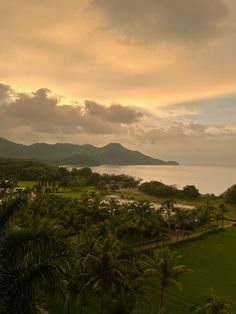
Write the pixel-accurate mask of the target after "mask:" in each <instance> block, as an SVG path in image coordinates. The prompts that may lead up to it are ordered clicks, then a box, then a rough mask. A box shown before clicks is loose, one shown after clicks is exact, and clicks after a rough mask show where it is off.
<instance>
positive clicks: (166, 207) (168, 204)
mask: <svg viewBox="0 0 236 314" xmlns="http://www.w3.org/2000/svg"><path fill="white" fill-rule="evenodd" d="M175 204H176V202H175V200H173V199H169V200H166V201H164V202H163V203H162V204H161V208H160V210H161V211H162V212H164V214H165V216H166V218H167V222H168V230H169V234H170V233H171V214H172V213H173V211H174V208H175Z"/></svg>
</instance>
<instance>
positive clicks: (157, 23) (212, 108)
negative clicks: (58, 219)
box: [0, 0, 236, 164]
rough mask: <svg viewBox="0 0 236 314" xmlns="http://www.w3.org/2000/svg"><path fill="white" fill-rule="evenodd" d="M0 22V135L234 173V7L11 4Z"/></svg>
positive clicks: (181, 0)
mask: <svg viewBox="0 0 236 314" xmlns="http://www.w3.org/2000/svg"><path fill="white" fill-rule="evenodd" d="M0 14H1V24H0V25H1V27H0V82H1V83H2V84H1V85H0V114H1V117H2V121H1V124H0V136H2V137H5V138H7V139H9V140H13V141H16V142H20V143H27V144H30V143H33V142H36V141H40V142H42V141H44V142H49V143H55V142H73V143H78V144H83V143H91V144H95V145H98V146H101V145H105V144H107V143H108V142H120V143H122V144H123V145H125V146H127V147H128V148H131V149H137V150H141V151H142V152H144V153H147V154H151V155H152V156H155V157H158V158H163V159H176V160H178V161H180V162H188V163H195V162H200V163H211V162H213V163H223V164H236V145H235V141H236V75H235V73H236V60H235V51H236V32H235V31H236V29H235V28H236V22H235V21H236V2H235V0H165V1H163V0H145V1H144V0H67V1H65V0H63V1H62V0H42V1H37V0H35V1H29V0H21V1H20V0H11V1H1V2H0ZM186 148H187V149H188V151H187V152H186Z"/></svg>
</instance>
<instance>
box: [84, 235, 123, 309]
mask: <svg viewBox="0 0 236 314" xmlns="http://www.w3.org/2000/svg"><path fill="white" fill-rule="evenodd" d="M120 254H121V247H120V243H119V241H117V240H116V239H114V238H113V237H112V236H108V237H107V238H106V239H104V240H103V241H99V240H95V241H94V246H93V251H92V252H90V253H89V254H88V255H87V256H86V257H85V258H84V260H83V265H84V271H85V273H87V274H88V280H87V283H86V285H85V288H87V287H91V288H92V289H93V290H94V291H95V292H96V293H98V295H99V296H100V297H101V313H106V311H107V306H108V300H109V296H110V293H111V291H112V289H113V287H114V285H115V284H116V283H120V282H122V281H124V280H125V276H124V273H123V267H122V266H123V265H124V263H125V262H127V261H125V260H123V259H121V256H120Z"/></svg>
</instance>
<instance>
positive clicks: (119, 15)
mask: <svg viewBox="0 0 236 314" xmlns="http://www.w3.org/2000/svg"><path fill="white" fill-rule="evenodd" d="M92 3H93V4H95V5H96V6H97V7H98V8H99V9H100V10H101V12H102V13H103V15H104V16H105V19H106V21H107V25H108V26H109V27H111V28H112V29H115V30H117V31H121V32H122V33H123V36H125V38H126V39H127V40H129V41H130V42H131V43H155V42H159V41H172V42H173V41H174V42H175V41H179V42H185V43H186V42H199V41H204V40H209V39H210V38H212V37H214V36H215V35H216V34H217V33H219V31H221V30H222V28H223V26H224V19H225V17H226V16H227V13H228V10H227V7H226V5H225V3H224V1H223V0H214V1H212V0H146V1H143V0H128V1H127V0H119V1H117V0H93V1H92Z"/></svg>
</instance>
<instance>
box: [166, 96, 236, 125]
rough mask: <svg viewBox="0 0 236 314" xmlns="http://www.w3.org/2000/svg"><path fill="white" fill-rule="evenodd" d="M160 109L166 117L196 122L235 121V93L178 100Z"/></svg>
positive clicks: (218, 122)
mask: <svg viewBox="0 0 236 314" xmlns="http://www.w3.org/2000/svg"><path fill="white" fill-rule="evenodd" d="M161 111H162V112H163V114H165V116H167V117H171V116H172V117H174V118H176V117H178V119H185V120H186V119H187V120H190V119H191V120H192V121H195V122H197V123H207V124H210V125H211V124H224V123H228V124H230V123H236V94H229V95H221V96H218V97H208V98H203V99H198V100H192V101H187V102H179V103H176V104H171V105H168V106H165V108H163V109H162V110H161ZM161 111H160V112H161Z"/></svg>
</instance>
